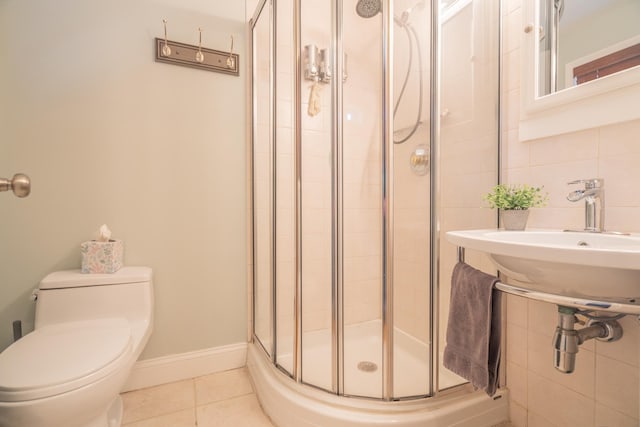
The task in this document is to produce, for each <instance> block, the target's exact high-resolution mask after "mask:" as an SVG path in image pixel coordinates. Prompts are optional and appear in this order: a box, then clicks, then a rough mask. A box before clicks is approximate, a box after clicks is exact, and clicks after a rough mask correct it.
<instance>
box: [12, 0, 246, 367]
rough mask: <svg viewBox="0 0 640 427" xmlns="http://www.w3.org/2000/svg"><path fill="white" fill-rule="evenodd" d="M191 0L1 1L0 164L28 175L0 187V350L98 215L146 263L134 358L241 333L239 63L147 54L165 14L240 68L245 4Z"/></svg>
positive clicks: (176, 34) (133, 257)
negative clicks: (145, 296)
mask: <svg viewBox="0 0 640 427" xmlns="http://www.w3.org/2000/svg"><path fill="white" fill-rule="evenodd" d="M200 3H202V5H200V4H199V3H198V2H196V1H193V2H188V3H185V2H181V1H178V0H176V1H170V0H157V1H153V0H138V1H135V2H131V1H125V0H113V1H108V2H106V1H103V2H100V1H98V0H88V1H80V0H60V1H56V2H49V1H44V0H32V1H29V2H24V1H19V0H7V1H3V2H2V3H0V28H1V30H0V31H1V32H2V33H1V34H0V49H1V50H2V52H3V54H2V55H1V59H0V61H1V64H0V67H1V69H2V70H3V75H2V77H1V78H0V93H2V96H1V97H0V99H1V101H0V108H1V110H0V113H1V114H0V115H1V118H0V129H2V131H1V135H2V137H1V138H2V139H1V140H0V176H11V175H12V174H13V173H15V172H24V173H27V174H29V175H30V176H31V178H32V180H33V192H32V195H31V196H30V197H29V198H27V199H17V198H15V197H13V196H12V195H10V194H2V195H0V212H1V213H0V215H1V218H2V221H1V222H0V241H1V242H2V244H1V245H0V349H3V348H4V347H6V346H7V345H8V344H9V343H10V341H11V323H10V322H11V321H12V320H14V319H21V320H23V322H25V324H26V325H25V326H26V329H27V330H28V329H30V328H31V327H32V323H33V303H31V302H30V301H29V299H28V296H29V294H30V292H31V289H32V288H34V287H35V286H36V285H37V284H38V282H39V280H40V279H41V278H42V277H43V276H44V275H46V274H47V273H48V272H51V271H54V270H59V269H69V268H78V267H79V263H80V253H79V245H80V243H81V242H82V241H84V240H88V239H90V238H92V237H93V232H94V230H95V229H97V228H98V227H99V226H100V224H102V223H107V224H108V225H109V226H110V227H111V228H112V230H113V232H114V237H116V238H120V239H122V240H124V242H125V264H128V265H148V266H150V267H152V268H153V269H154V279H155V280H154V281H155V291H156V294H155V298H156V311H155V316H156V317H155V331H154V334H153V336H152V338H151V341H150V342H149V344H148V346H147V349H146V351H145V353H144V355H143V358H150V357H156V356H161V355H167V354H173V353H181V352H187V351H191V350H196V349H202V348H208V347H213V346H218V345H224V344H229V343H235V342H240V341H245V339H246V298H247V294H246V274H245V271H246V263H247V259H246V229H245V216H246V201H245V197H246V167H245V107H244V106H245V76H244V75H242V76H240V77H235V76H228V75H223V74H218V73H212V72H207V71H202V70H195V69H190V68H185V67H178V66H173V65H168V64H160V63H156V62H154V59H153V58H154V55H155V54H154V47H153V39H154V37H161V36H162V33H163V29H162V19H163V18H166V19H168V21H169V24H168V31H169V38H170V39H173V40H176V41H181V42H185V43H192V44H195V43H197V34H198V33H197V28H198V27H202V28H203V29H204V32H203V45H204V46H205V47H211V48H214V49H219V50H228V49H229V35H233V36H234V38H235V40H236V42H235V48H234V49H235V51H236V52H238V53H239V54H240V61H241V67H240V69H241V70H242V71H241V72H242V74H244V61H246V55H245V52H244V38H245V32H244V31H245V29H244V24H243V21H244V13H245V12H244V4H243V3H242V2H237V3H240V4H236V2H227V3H228V4H227V3H225V4H223V3H222V2H213V3H212V2H207V3H208V4H209V6H208V8H209V10H202V9H199V8H200V7H201V6H203V5H204V2H200ZM218 12H219V14H220V15H221V16H223V17H224V18H220V17H218V16H217V15H218ZM229 18H233V19H229Z"/></svg>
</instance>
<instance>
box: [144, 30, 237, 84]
mask: <svg viewBox="0 0 640 427" xmlns="http://www.w3.org/2000/svg"><path fill="white" fill-rule="evenodd" d="M162 22H163V24H164V39H161V38H156V39H155V42H154V43H155V47H156V62H164V63H167V64H173V65H182V66H183V67H191V68H199V69H201V70H207V71H215V72H218V73H223V74H231V75H233V76H239V75H240V56H239V55H238V54H236V53H233V36H231V50H230V51H229V52H224V51H220V50H215V49H207V48H205V47H202V29H201V28H198V32H199V42H198V45H197V46H195V45H190V44H186V43H180V42H176V41H172V40H167V20H166V19H163V20H162Z"/></svg>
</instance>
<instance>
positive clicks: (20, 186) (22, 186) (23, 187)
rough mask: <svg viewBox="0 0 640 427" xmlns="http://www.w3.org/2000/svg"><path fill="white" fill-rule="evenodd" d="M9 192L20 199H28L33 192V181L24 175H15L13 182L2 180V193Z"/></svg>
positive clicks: (0, 188) (0, 189)
mask: <svg viewBox="0 0 640 427" xmlns="http://www.w3.org/2000/svg"><path fill="white" fill-rule="evenodd" d="M9 190H11V191H13V194H15V195H16V196H18V197H27V196H28V195H29V193H30V192H31V180H30V179H29V177H28V176H27V175H25V174H23V173H17V174H15V175H13V178H12V179H11V180H8V179H7V178H0V191H9Z"/></svg>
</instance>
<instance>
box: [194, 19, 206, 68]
mask: <svg viewBox="0 0 640 427" xmlns="http://www.w3.org/2000/svg"><path fill="white" fill-rule="evenodd" d="M198 33H199V37H200V39H199V41H198V51H197V52H196V61H197V62H199V63H201V64H202V63H203V62H204V53H202V28H200V27H198Z"/></svg>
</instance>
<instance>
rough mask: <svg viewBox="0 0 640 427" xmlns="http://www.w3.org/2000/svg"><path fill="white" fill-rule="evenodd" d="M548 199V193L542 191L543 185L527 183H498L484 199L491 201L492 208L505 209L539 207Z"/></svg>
mask: <svg viewBox="0 0 640 427" xmlns="http://www.w3.org/2000/svg"><path fill="white" fill-rule="evenodd" d="M547 199H548V194H547V193H543V192H542V187H532V186H530V185H527V184H523V185H507V184H498V185H496V186H495V187H493V189H492V190H491V192H489V193H487V194H485V196H484V200H486V201H487V202H489V207H490V208H491V209H495V208H498V209H503V210H515V209H520V210H522V209H529V208H538V207H541V206H545V205H546V204H547Z"/></svg>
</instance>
